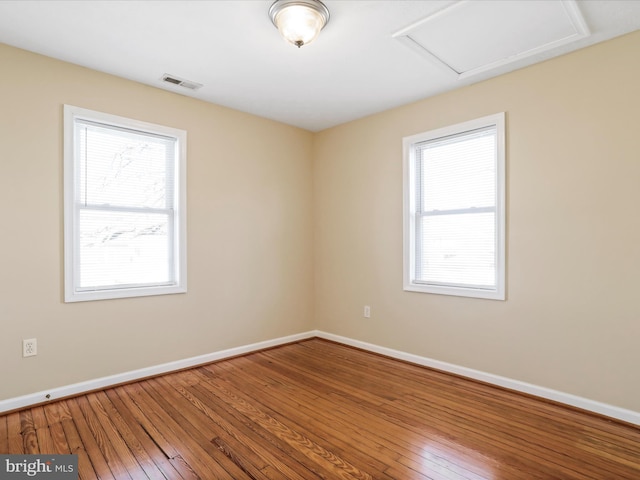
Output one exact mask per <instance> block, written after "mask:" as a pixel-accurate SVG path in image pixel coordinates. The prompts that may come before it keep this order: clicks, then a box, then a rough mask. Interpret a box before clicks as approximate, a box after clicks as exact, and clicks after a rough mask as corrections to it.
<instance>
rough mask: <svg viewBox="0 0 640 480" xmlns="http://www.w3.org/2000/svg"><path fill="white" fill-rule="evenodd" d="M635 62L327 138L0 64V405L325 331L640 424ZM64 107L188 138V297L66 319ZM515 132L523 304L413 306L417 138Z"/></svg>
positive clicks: (423, 109)
mask: <svg viewBox="0 0 640 480" xmlns="http://www.w3.org/2000/svg"><path fill="white" fill-rule="evenodd" d="M638 51H640V33H634V34H631V35H627V36H625V37H622V38H619V39H616V40H612V41H609V42H606V43H604V44H601V45H598V46H595V47H591V48H588V49H584V50H582V51H579V52H576V53H573V54H570V55H566V56H564V57H560V58H557V59H554V60H551V61H548V62H545V63H543V64H540V65H537V66H533V67H530V68H527V69H523V70H520V71H517V72H514V73H511V74H508V75H505V76H502V77H500V78H496V79H492V80H489V81H486V82H482V83H479V84H476V85H473V86H471V87H467V88H463V89H460V90H457V91H454V92H451V93H447V94H443V95H440V96H437V97H434V98H430V99H427V100H424V101H422V102H418V103H415V104H412V105H408V106H406V107H403V108H399V109H395V110H391V111H388V112H385V113H382V114H380V115H375V116H372V117H369V118H366V119H363V120H359V121H355V122H351V123H349V124H345V125H342V126H339V127H336V128H333V129H329V130H326V131H324V132H321V133H319V134H316V135H313V134H311V133H309V132H305V131H302V130H299V129H295V128H291V127H287V126H284V125H281V124H278V123H276V122H270V121H268V120H264V119H260V118H256V117H253V116H251V115H246V114H243V113H239V112H235V111H232V110H229V109H225V108H222V107H217V106H214V105H210V104H206V103H202V102H199V101H196V100H193V99H190V98H187V97H183V96H179V95H175V94H172V93H168V92H165V91H162V90H158V89H153V88H150V87H147V86H143V85H140V84H137V83H134V82H129V81H126V80H123V79H118V78H115V77H112V76H108V75H105V74H101V73H98V72H94V71H91V70H87V69H83V68H80V67H76V66H72V65H69V64H66V63H63V62H58V61H55V60H51V59H47V58H44V57H40V56H37V55H33V54H30V53H27V52H24V51H20V50H16V49H13V48H10V47H6V46H2V45H0V65H1V66H2V70H3V72H10V73H11V75H2V76H0V108H1V109H2V113H3V115H2V116H0V145H2V157H1V160H0V165H1V166H2V170H1V174H0V201H1V203H2V205H3V207H4V208H3V214H2V219H3V227H2V232H3V235H2V237H0V266H1V267H2V276H1V277H0V330H1V334H0V379H1V380H0V400H2V399H6V398H12V397H15V396H19V395H23V394H28V393H33V392H36V391H41V390H45V389H47V388H53V387H59V386H64V385H68V384H71V383H75V382H79V381H83V380H90V379H95V378H99V377H102V376H105V375H110V374H117V373H122V372H126V371H130V370H134V369H138V368H143V367H146V366H151V365H157V364H161V363H164V362H169V361H172V360H180V359H184V358H188V357H191V356H195V355H200V354H204V353H210V352H215V351H218V350H222V349H225V348H230V347H235V346H240V345H246V344H249V343H253V342H257V341H261V340H268V339H273V338H277V337H281V336H285V335H289V334H294V333H299V332H304V331H308V330H310V329H313V328H318V329H321V330H324V331H327V332H330V333H333V334H337V335H343V336H347V337H351V338H353V339H356V340H360V341H364V342H371V343H374V344H378V345H381V346H385V347H388V348H393V349H398V350H402V351H405V352H408V353H413V354H417V355H422V356H426V357H430V358H433V359H436V360H441V361H445V362H450V363H454V364H457V365H461V366H466V367H469V368H473V369H477V370H480V371H484V372H488V373H493V374H497V375H502V376H505V377H509V378H512V379H515V380H520V381H524V382H529V383H533V384H535V385H539V386H543V387H548V388H552V389H556V390H560V391H562V392H567V393H571V394H575V395H579V396H582V397H586V398H589V399H592V400H596V401H602V402H605V403H610V404H612V405H616V406H619V407H623V408H628V409H631V410H635V411H640V382H638V374H637V371H638V369H637V366H638V365H640V348H638V346H637V342H638V338H640V307H639V305H640V303H638V301H637V300H636V299H637V298H638V293H637V290H638V287H639V286H640V282H639V281H638V272H640V247H639V245H640V216H639V215H638V214H637V212H636V208H637V206H638V205H640V187H639V185H640V182H639V180H640V154H639V153H638V152H639V151H640V147H639V145H640V144H639V143H638V138H639V135H638V130H639V128H638V127H639V126H640V122H638V120H637V113H638V112H639V111H640V92H639V87H638V85H640V64H639V63H638V62H637V52H638ZM64 103H68V104H74V105H77V106H81V107H85V108H90V109H95V110H100V111H104V112H107V113H113V114H117V115H123V116H127V117H131V118H137V119H140V120H144V121H150V122H154V123H161V124H166V125H169V126H173V127H177V128H182V129H185V130H187V131H188V135H189V141H188V148H189V160H188V208H189V213H188V215H189V217H188V234H189V239H188V246H189V292H188V293H187V294H185V295H169V296H161V297H147V298H136V299H124V300H110V301H102V302H86V303H77V304H64V303H63V302H62V293H63V292H62V278H63V269H62V265H63V258H62V105H63V104H64ZM500 111H505V112H507V128H508V133H507V142H508V146H507V154H508V158H507V166H508V185H507V189H508V194H507V196H508V203H507V207H508V218H507V224H508V232H507V240H508V252H507V258H508V270H507V273H508V300H507V301H505V302H500V301H491V300H479V299H466V298H460V297H447V296H436V295H429V294H420V293H409V292H403V291H402V158H401V153H402V150H401V145H402V144H401V142H402V137H403V136H407V135H412V134H415V133H419V132H422V131H426V130H429V129H431V128H436V127H441V126H445V125H450V124H454V123H457V122H461V121H465V120H469V119H472V118H476V117H480V116H483V115H487V114H491V113H496V112H500ZM312 192H313V198H312ZM250 222H251V223H250ZM252 228H253V229H252ZM365 304H367V305H371V306H372V318H371V319H364V318H363V317H362V307H363V305H365ZM29 337H37V338H38V342H39V355H38V356H37V357H32V358H27V359H23V358H21V339H22V338H29Z"/></svg>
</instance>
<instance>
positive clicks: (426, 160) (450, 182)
mask: <svg viewBox="0 0 640 480" xmlns="http://www.w3.org/2000/svg"><path fill="white" fill-rule="evenodd" d="M495 135H496V132H495V127H492V128H490V129H484V130H481V131H478V132H469V133H466V134H464V135H457V136H453V137H447V138H444V139H438V140H434V141H429V142H425V143H423V144H421V145H419V146H418V152H417V153H418V161H419V162H421V165H420V167H419V170H420V172H421V177H420V190H421V193H422V207H421V208H422V211H423V212H428V211H433V210H440V211H442V210H454V209H462V208H470V207H488V206H495V204H496V198H495V197H496V162H495V158H496V156H495Z"/></svg>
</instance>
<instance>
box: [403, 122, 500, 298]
mask: <svg viewBox="0 0 640 480" xmlns="http://www.w3.org/2000/svg"><path fill="white" fill-rule="evenodd" d="M500 118H501V117H495V116H494V117H490V118H485V119H480V120H479V121H473V122H470V123H466V124H462V125H459V126H454V127H449V128H446V129H441V130H438V131H435V132H427V133H426V134H422V135H420V136H417V137H412V138H411V139H410V140H409V142H407V143H406V144H405V150H406V152H405V154H406V155H407V158H406V162H407V163H408V165H407V164H405V169H406V172H405V174H406V176H408V177H409V178H406V179H405V182H407V183H408V185H407V184H405V194H406V195H407V196H408V197H409V198H405V202H406V206H405V216H410V218H405V249H406V250H408V251H405V289H407V290H416V291H427V292H431V293H446V294H453V295H467V296H479V297H485V298H503V296H504V294H503V291H504V288H503V277H504V274H503V268H504V260H503V258H504V250H503V248H504V241H503V230H504V229H503V224H504V214H503V212H504V205H503V197H504V186H503V184H504V181H503V170H504V168H503V165H504V161H503V158H504V155H503V150H502V149H501V144H503V134H502V132H501V131H500V127H501V122H500V121H499V119H500ZM407 237H410V238H408V239H407Z"/></svg>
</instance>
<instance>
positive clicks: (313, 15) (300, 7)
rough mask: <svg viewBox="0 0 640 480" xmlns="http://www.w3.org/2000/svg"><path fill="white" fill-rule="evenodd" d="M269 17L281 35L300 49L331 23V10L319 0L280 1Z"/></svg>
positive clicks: (276, 3)
mask: <svg viewBox="0 0 640 480" xmlns="http://www.w3.org/2000/svg"><path fill="white" fill-rule="evenodd" d="M269 16H270V17H271V21H272V22H273V24H274V25H275V26H276V28H277V29H278V31H279V32H280V34H281V35H282V36H283V37H284V38H285V39H286V40H287V41H288V42H290V43H292V44H293V45H295V46H296V47H298V48H300V47H301V46H302V45H306V44H308V43H310V42H312V41H313V40H315V39H316V37H317V36H318V34H319V33H320V30H322V29H323V28H324V26H325V25H326V24H327V22H328V21H329V10H328V9H327V7H325V6H324V4H323V3H321V2H319V1H317V0H278V1H276V2H275V3H274V4H273V5H271V8H270V9H269Z"/></svg>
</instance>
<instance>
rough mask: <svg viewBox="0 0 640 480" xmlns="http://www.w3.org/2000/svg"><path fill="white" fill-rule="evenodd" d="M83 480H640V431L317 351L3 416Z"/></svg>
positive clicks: (26, 443)
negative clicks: (66, 460)
mask: <svg viewBox="0 0 640 480" xmlns="http://www.w3.org/2000/svg"><path fill="white" fill-rule="evenodd" d="M0 453H47V454H51V453H76V454H78V456H79V471H80V478H81V479H93V478H106V479H129V478H130V479H147V478H149V479H163V478H167V479H174V478H175V479H180V478H185V479H197V478H200V479H203V480H218V479H232V480H244V479H248V480H257V479H316V478H324V479H381V480H382V479H398V480H409V479H433V480H438V479H447V480H449V479H465V480H480V479H504V480H512V479H514V480H517V479H563V480H564V479H594V480H603V479H636V480H637V479H640V428H635V427H633V426H630V425H625V424H621V423H617V422H614V421H610V420H607V419H604V418H601V417H597V416H594V415H590V414H587V413H583V412H579V411H576V410H573V409H568V408H564V407H561V406H558V405H554V404H551V403H548V402H544V401H539V400H536V399H532V398H530V397H527V396H523V395H519V394H516V393H513V392H508V391H505V390H502V389H499V388H494V387H491V386H487V385H483V384H479V383H476V382H473V381H468V380H464V379H461V378H458V377H455V376H451V375H448V374H444V373H440V372H436V371H433V370H429V369H426V368H423V367H418V366H415V365H410V364H407V363H403V362H399V361H396V360H392V359H388V358H384V357H381V356H377V355H374V354H370V353H367V352H363V351H359V350H356V349H353V348H350V347H346V346H342V345H337V344H334V343H331V342H328V341H324V340H319V339H312V340H307V341H303V342H300V343H297V344H292V345H286V346H282V347H279V348H275V349H272V350H267V351H263V352H259V353H254V354H250V355H247V356H244V357H238V358H234V359H230V360H225V361H221V362H217V363H213V364H210V365H207V366H203V367H199V368H195V369H192V370H188V371H184V372H179V373H174V374H169V375H165V376H162V377H157V378H153V379H149V380H145V381H141V382H138V383H133V384H129V385H125V386H120V387H116V388H112V389H108V390H105V391H102V392H96V393H91V394H88V395H83V396H80V397H76V398H71V399H67V400H63V401H58V402H53V403H50V404H47V405H44V406H39V407H35V408H31V409H25V410H22V411H20V412H14V413H11V414H8V415H4V416H0Z"/></svg>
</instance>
